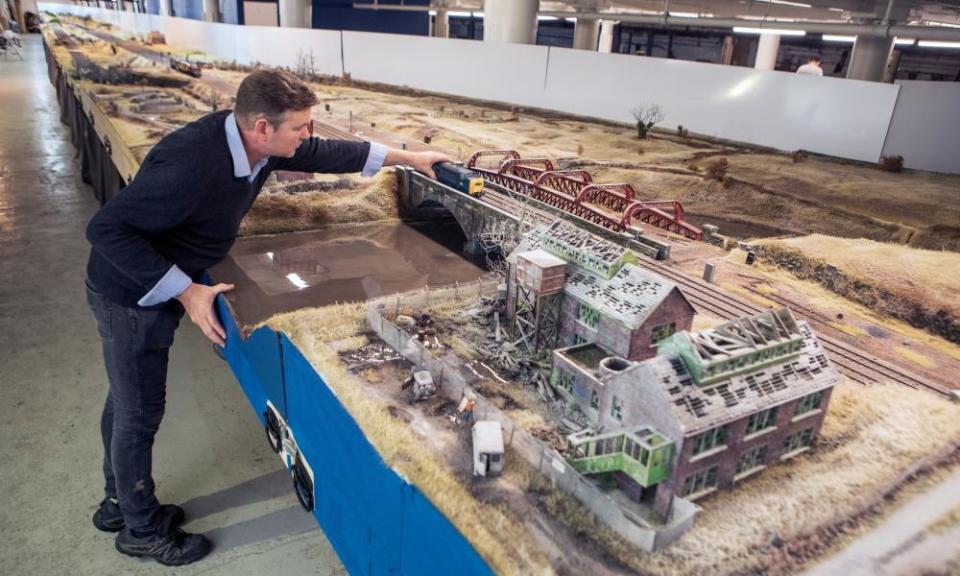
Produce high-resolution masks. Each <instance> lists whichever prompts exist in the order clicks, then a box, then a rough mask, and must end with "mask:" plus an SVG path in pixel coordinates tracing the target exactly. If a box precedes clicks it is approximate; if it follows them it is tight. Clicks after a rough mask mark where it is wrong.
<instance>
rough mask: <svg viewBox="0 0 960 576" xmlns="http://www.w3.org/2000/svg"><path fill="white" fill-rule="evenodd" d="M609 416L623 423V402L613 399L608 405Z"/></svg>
mask: <svg viewBox="0 0 960 576" xmlns="http://www.w3.org/2000/svg"><path fill="white" fill-rule="evenodd" d="M610 415H611V416H613V417H614V418H616V419H617V420H619V421H621V422H622V421H623V400H621V399H619V398H617V397H616V396H614V397H613V402H611V403H610Z"/></svg>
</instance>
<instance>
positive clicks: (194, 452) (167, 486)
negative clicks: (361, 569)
mask: <svg viewBox="0 0 960 576" xmlns="http://www.w3.org/2000/svg"><path fill="white" fill-rule="evenodd" d="M25 42H26V45H25V47H24V50H23V53H24V58H25V62H20V61H19V60H15V59H14V60H10V59H8V60H2V59H0V391H2V393H3V396H2V398H0V462H2V464H0V494H2V505H0V534H2V535H3V537H2V539H0V574H71V575H73V574H76V575H82V574H96V575H104V574H110V575H112V574H134V573H135V574H138V575H139V574H144V575H149V574H200V573H203V574H231V575H236V574H267V573H273V574H292V575H300V574H324V575H326V574H344V573H345V570H344V569H343V566H342V565H341V563H340V561H339V560H338V559H337V556H336V554H335V553H334V552H333V550H332V548H331V547H330V544H329V543H328V542H327V540H326V538H325V537H324V536H323V533H322V532H321V531H320V530H319V529H318V527H317V525H316V523H315V522H314V520H313V517H312V516H309V515H307V514H306V513H304V512H303V511H302V510H301V509H300V507H299V505H298V504H297V501H296V498H295V497H294V495H293V492H292V487H291V482H290V478H289V476H288V475H287V473H286V472H285V471H284V469H283V467H282V465H281V464H280V461H279V460H278V459H277V458H276V456H275V455H273V454H272V453H271V452H270V450H269V448H268V447H267V442H266V439H265V437H264V434H263V430H262V429H261V428H260V426H259V424H258V422H257V419H256V417H255V416H254V414H253V412H252V411H251V409H250V406H249V405H248V404H247V401H246V398H245V397H244V396H243V393H242V391H241V389H240V386H239V384H238V383H237V382H236V380H235V379H234V377H233V375H232V373H231V372H230V370H229V368H228V367H227V366H226V364H224V363H223V362H222V361H221V360H219V359H218V358H217V357H216V356H215V355H214V354H213V352H212V350H211V347H210V344H209V343H208V342H207V340H206V339H205V338H204V337H203V335H202V334H201V333H200V331H199V330H197V329H196V328H195V327H194V326H193V325H192V324H191V323H190V322H189V321H187V320H185V321H184V323H182V324H181V328H180V330H179V331H178V333H177V340H176V344H175V345H174V347H173V351H172V353H171V365H170V375H169V381H168V394H167V412H166V418H165V420H164V422H163V425H162V426H161V428H160V433H159V435H158V437H157V444H156V446H155V449H154V476H155V479H156V482H157V490H158V496H159V498H160V500H161V502H175V503H179V504H181V505H182V506H183V507H184V508H185V510H186V512H187V517H188V523H187V524H186V528H187V529H188V530H192V531H196V532H202V533H205V534H206V535H207V536H208V537H210V538H211V539H212V540H213V542H214V551H213V553H212V554H211V555H210V556H209V557H208V558H207V559H205V560H203V561H201V562H199V563H197V564H194V565H193V566H188V567H184V568H177V569H173V568H166V567H163V566H160V565H159V564H156V563H154V562H152V561H141V560H137V559H132V558H127V557H125V556H122V555H120V554H119V553H118V552H117V551H116V550H115V549H114V544H113V539H114V538H113V536H112V535H109V534H104V533H101V532H98V531H97V530H96V529H95V528H94V527H93V525H92V524H91V521H90V517H91V515H92V514H93V511H94V510H95V508H96V505H97V503H98V502H99V501H100V499H101V498H102V496H103V493H102V485H103V479H102V474H101V472H100V462H101V457H102V454H101V446H100V432H99V417H100V409H101V406H102V402H103V397H104V394H105V393H106V390H107V384H106V379H105V375H104V372H103V366H102V360H101V357H100V344H99V339H98V338H97V333H96V328H95V326H94V323H93V319H92V318H91V316H90V313H89V311H88V309H87V307H86V303H85V300H84V293H83V274H84V265H85V262H86V258H87V251H88V246H87V243H86V241H85V240H84V236H83V229H84V226H85V224H86V222H87V220H88V219H89V218H90V216H91V215H92V214H93V213H94V211H96V209H97V203H96V201H95V200H94V198H93V194H92V191H91V189H90V187H88V186H86V185H84V184H83V183H82V182H81V180H80V176H79V162H78V160H77V158H75V154H76V151H75V150H74V149H73V147H72V146H71V145H70V143H69V141H68V133H67V130H66V128H65V127H64V126H63V125H62V124H61V123H60V121H59V110H58V106H57V102H56V95H55V92H54V89H53V87H52V86H51V84H50V82H49V81H48V79H47V71H46V65H45V63H44V58H43V50H42V46H41V42H40V39H39V37H37V36H32V37H29V38H26V39H25Z"/></svg>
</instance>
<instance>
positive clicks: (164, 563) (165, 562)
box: [114, 544, 210, 566]
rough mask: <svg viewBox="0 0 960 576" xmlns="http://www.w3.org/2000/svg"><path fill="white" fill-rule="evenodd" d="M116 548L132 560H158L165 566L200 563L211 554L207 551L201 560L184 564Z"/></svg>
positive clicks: (196, 559)
mask: <svg viewBox="0 0 960 576" xmlns="http://www.w3.org/2000/svg"><path fill="white" fill-rule="evenodd" d="M114 547H115V548H116V549H117V552H119V553H121V554H123V555H124V556H129V557H131V558H140V559H141V560H156V561H157V562H158V563H160V564H163V565H164V566H186V565H187V564H193V563H194V562H199V561H200V560H203V559H204V558H206V557H207V556H208V555H209V554H210V550H207V551H206V552H205V553H204V554H203V556H200V557H199V558H194V559H192V560H184V561H182V562H168V561H166V560H162V559H160V558H157V557H156V556H151V555H150V554H139V553H137V552H128V551H126V550H124V549H123V548H121V547H120V545H119V544H117V545H115V546H114Z"/></svg>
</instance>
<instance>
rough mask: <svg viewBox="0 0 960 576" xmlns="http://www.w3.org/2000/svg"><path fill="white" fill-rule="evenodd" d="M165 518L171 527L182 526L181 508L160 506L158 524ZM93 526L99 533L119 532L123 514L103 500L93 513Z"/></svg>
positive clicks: (117, 507)
mask: <svg viewBox="0 0 960 576" xmlns="http://www.w3.org/2000/svg"><path fill="white" fill-rule="evenodd" d="M166 518H169V519H170V522H169V523H170V525H171V526H179V525H181V524H183V520H184V514H183V508H181V507H179V506H177V505H175V504H163V505H161V506H160V522H161V523H163V522H164V520H165V519H166ZM93 525H94V526H96V527H97V530H100V531H101V532H119V531H120V530H122V529H123V513H122V512H120V506H118V505H117V504H116V503H114V502H113V500H110V499H109V498H104V499H103V502H101V503H100V507H99V508H97V511H96V512H94V513H93Z"/></svg>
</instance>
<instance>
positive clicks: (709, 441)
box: [693, 424, 727, 456]
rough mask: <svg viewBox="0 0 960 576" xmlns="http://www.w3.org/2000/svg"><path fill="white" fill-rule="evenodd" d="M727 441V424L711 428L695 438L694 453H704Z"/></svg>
mask: <svg viewBox="0 0 960 576" xmlns="http://www.w3.org/2000/svg"><path fill="white" fill-rule="evenodd" d="M726 443H727V425H726V424H724V425H723V426H717V427H716V428H711V429H710V430H707V431H706V432H703V433H702V434H699V435H697V436H696V437H695V438H694V439H693V455H694V456H696V455H697V454H702V453H703V452H706V451H707V450H712V449H714V448H716V447H718V446H723V445H725V444H726Z"/></svg>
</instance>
